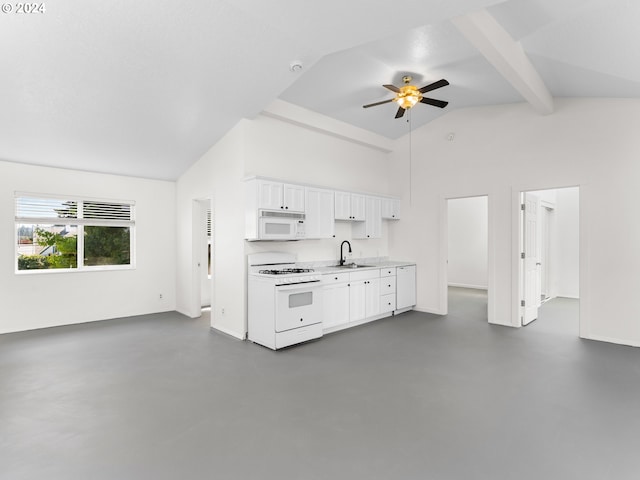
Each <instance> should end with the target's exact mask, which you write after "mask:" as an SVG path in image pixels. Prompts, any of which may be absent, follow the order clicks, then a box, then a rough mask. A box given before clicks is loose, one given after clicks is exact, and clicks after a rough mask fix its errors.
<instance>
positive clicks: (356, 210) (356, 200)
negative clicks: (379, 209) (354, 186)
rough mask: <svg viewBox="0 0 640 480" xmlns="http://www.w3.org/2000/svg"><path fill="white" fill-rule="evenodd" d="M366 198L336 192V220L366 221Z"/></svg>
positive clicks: (354, 194) (355, 194)
mask: <svg viewBox="0 0 640 480" xmlns="http://www.w3.org/2000/svg"><path fill="white" fill-rule="evenodd" d="M365 211H366V208H365V196H364V195H360V194H357V193H350V192H335V217H334V218H335V219H336V220H353V221H364V219H365Z"/></svg>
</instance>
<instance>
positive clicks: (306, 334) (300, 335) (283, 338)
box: [276, 323, 322, 349]
mask: <svg viewBox="0 0 640 480" xmlns="http://www.w3.org/2000/svg"><path fill="white" fill-rule="evenodd" d="M321 336H322V323H316V324H314V325H308V326H306V327H300V328H294V329H293V330H287V331H286V332H280V333H276V349H278V348H284V347H288V346H289V345H295V344H296V343H302V342H306V341H307V340H313V339H314V338H319V337H321Z"/></svg>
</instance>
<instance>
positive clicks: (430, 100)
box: [420, 97, 449, 108]
mask: <svg viewBox="0 0 640 480" xmlns="http://www.w3.org/2000/svg"><path fill="white" fill-rule="evenodd" d="M420 103H426V104H427V105H433V106H434V107H440V108H444V107H446V106H447V105H448V104H449V102H445V101H444V100H436V99H435V98H427V97H422V99H421V100H420Z"/></svg>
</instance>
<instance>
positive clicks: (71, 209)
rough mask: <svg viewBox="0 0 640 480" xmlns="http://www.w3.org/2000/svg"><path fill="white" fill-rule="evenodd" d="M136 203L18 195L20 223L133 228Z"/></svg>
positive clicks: (18, 217) (17, 213)
mask: <svg viewBox="0 0 640 480" xmlns="http://www.w3.org/2000/svg"><path fill="white" fill-rule="evenodd" d="M133 206H134V203H133V202H107V201H96V200H79V199H64V198H48V197H37V196H32V195H24V196H22V195H20V194H17V196H16V222H30V223H52V224H62V223H69V221H70V220H72V221H73V224H74V225H111V226H123V227H124V226H133V225H134V218H133Z"/></svg>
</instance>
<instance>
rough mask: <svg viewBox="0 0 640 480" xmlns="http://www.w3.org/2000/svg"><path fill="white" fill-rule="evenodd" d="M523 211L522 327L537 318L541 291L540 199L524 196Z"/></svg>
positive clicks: (531, 195)
mask: <svg viewBox="0 0 640 480" xmlns="http://www.w3.org/2000/svg"><path fill="white" fill-rule="evenodd" d="M523 204H524V210H523V222H522V225H523V232H522V238H523V253H524V255H523V256H524V258H523V262H524V265H523V272H524V274H523V290H522V291H523V292H524V299H523V303H524V304H523V305H522V310H523V311H522V315H521V316H522V325H523V326H524V325H527V324H529V323H531V322H532V321H534V320H535V319H536V318H538V306H539V305H540V295H541V290H542V278H541V275H540V266H541V262H540V256H541V245H540V243H541V242H540V240H541V238H540V237H541V235H540V225H539V217H540V208H541V207H540V197H538V196H537V195H534V194H532V193H525V194H524V203H523Z"/></svg>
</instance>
